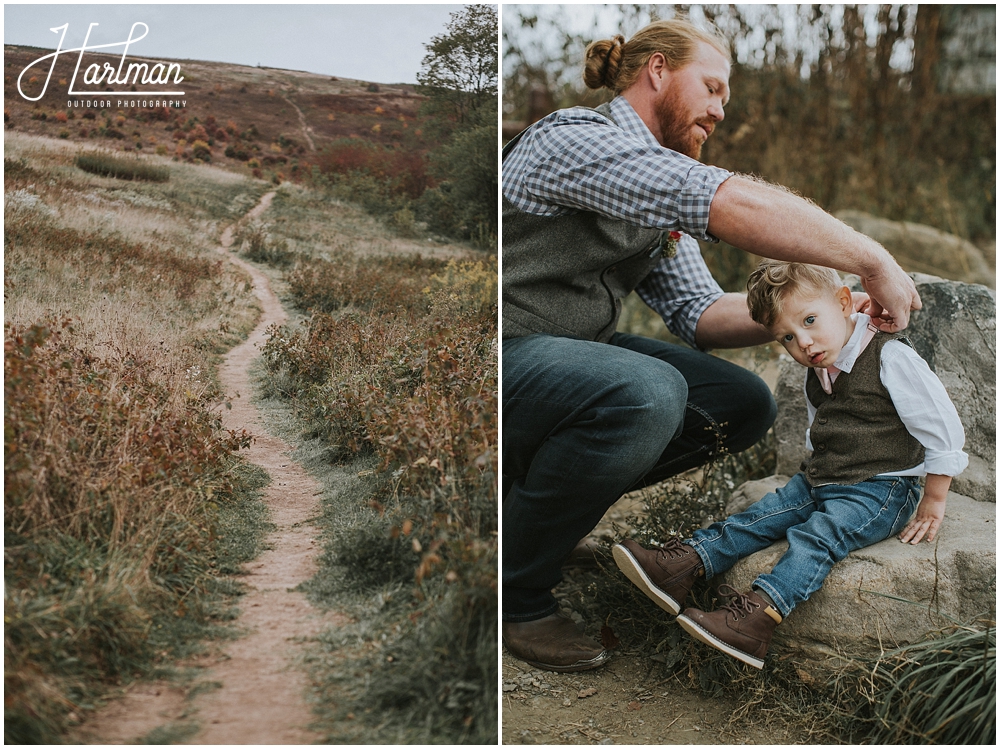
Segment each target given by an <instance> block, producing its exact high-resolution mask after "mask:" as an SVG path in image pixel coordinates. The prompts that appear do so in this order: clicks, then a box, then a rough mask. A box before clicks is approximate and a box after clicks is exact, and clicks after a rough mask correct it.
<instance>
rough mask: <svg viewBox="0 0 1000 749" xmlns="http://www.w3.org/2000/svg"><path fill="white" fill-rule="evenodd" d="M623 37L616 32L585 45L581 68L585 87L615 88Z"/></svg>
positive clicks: (623, 43) (620, 60)
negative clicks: (585, 49)
mask: <svg viewBox="0 0 1000 749" xmlns="http://www.w3.org/2000/svg"><path fill="white" fill-rule="evenodd" d="M624 46H625V37H624V36H622V35H621V34H616V35H615V36H614V37H612V38H611V39H602V40H600V41H597V42H592V43H591V44H590V46H588V47H587V53H586V56H585V58H584V59H585V63H584V68H583V82H584V83H585V84H587V88H609V89H611V90H612V91H614V90H615V82H616V81H617V80H618V71H619V69H620V68H621V62H622V47H624Z"/></svg>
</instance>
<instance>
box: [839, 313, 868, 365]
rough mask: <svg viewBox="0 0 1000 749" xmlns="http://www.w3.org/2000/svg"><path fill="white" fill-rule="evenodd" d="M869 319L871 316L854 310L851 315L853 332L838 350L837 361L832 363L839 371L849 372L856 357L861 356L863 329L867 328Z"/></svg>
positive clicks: (863, 337) (863, 338)
mask: <svg viewBox="0 0 1000 749" xmlns="http://www.w3.org/2000/svg"><path fill="white" fill-rule="evenodd" d="M870 321H871V318H870V317H869V316H868V315H866V314H865V313H864V312H855V313H854V314H852V315H851V322H853V323H854V332H853V333H851V337H850V338H849V339H848V340H847V343H846V344H845V345H844V348H842V349H841V350H840V356H838V357H837V361H835V362H834V363H833V366H835V367H836V368H837V369H839V370H840V371H841V372H850V371H851V369H852V368H853V367H854V363H855V362H856V361H857V360H858V357H859V356H861V352H862V351H864V350H865V348H864V345H863V344H864V340H865V331H867V330H868V323H869V322H870Z"/></svg>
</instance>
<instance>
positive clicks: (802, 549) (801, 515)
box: [684, 473, 920, 616]
mask: <svg viewBox="0 0 1000 749" xmlns="http://www.w3.org/2000/svg"><path fill="white" fill-rule="evenodd" d="M919 499H920V485H919V484H918V483H917V479H916V478H914V477H910V476H893V477H885V478H873V479H869V480H867V481H862V482H860V483H857V484H851V485H850V486H844V485H839V484H830V485H827V486H818V487H810V486H809V483H808V482H807V481H806V480H805V476H803V474H801V473H798V474H796V475H795V476H793V477H792V479H791V481H789V482H788V483H787V484H786V485H785V486H784V487H782V488H781V489H778V490H777V491H776V492H770V493H769V494H766V495H764V497H762V498H761V499H760V501H758V502H754V503H753V504H752V505H750V506H749V507H748V508H747V509H746V510H744V511H743V512H740V513H737V514H736V515H732V516H730V517H728V518H726V519H725V520H723V521H720V522H718V523H713V524H712V525H710V526H709V527H708V528H705V529H702V530H697V531H695V532H694V534H692V536H691V538H690V539H688V540H687V541H685V542H684V543H686V544H688V545H689V546H692V547H694V550H695V551H697V552H698V555H699V556H700V557H701V561H702V563H703V564H704V565H705V577H706V579H707V578H710V577H713V576H714V575H718V574H720V573H722V572H725V571H726V570H728V569H729V568H730V567H732V566H733V565H734V564H735V563H736V561H737V560H739V559H742V558H743V557H746V556H749V555H750V554H753V553H754V552H755V551H760V550H761V549H766V548H767V547H769V546H770V545H771V544H773V543H774V542H775V541H778V540H781V539H783V538H787V539H788V551H786V552H785V553H784V555H783V556H782V557H781V559H780V560H779V561H778V563H777V564H776V565H775V566H774V569H773V570H771V572H770V574H766V575H760V576H759V577H758V578H757V579H756V580H755V581H754V582H753V587H755V588H760V589H761V590H763V591H764V592H765V593H767V594H768V595H769V596H770V597H771V600H773V601H774V604H775V606H776V607H777V609H778V611H779V612H780V613H781V615H782V616H788V615H789V614H790V613H791V612H792V610H793V609H794V608H795V607H796V606H797V605H798V604H800V603H802V602H803V601H805V600H807V599H808V598H809V596H811V595H812V594H813V593H815V592H816V591H817V590H819V589H820V587H821V586H822V585H823V581H824V580H825V579H826V576H827V575H828V574H829V573H830V569H831V568H832V567H833V565H834V564H836V563H837V562H839V561H840V560H841V559H843V558H844V557H846V556H847V555H848V553H849V552H852V551H856V550H858V549H863V548H864V547H866V546H871V545H872V544H874V543H878V542H879V541H883V540H885V539H886V538H889V536H893V535H895V534H897V533H899V532H900V531H901V530H902V529H903V527H904V526H905V525H906V523H907V521H908V520H909V519H910V516H911V515H912V514H913V512H914V510H915V509H916V507H917V502H918V501H919Z"/></svg>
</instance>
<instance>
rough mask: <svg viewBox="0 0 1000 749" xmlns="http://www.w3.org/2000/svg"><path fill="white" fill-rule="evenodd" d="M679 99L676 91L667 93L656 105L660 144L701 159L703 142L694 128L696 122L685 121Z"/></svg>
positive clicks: (685, 117) (685, 116)
mask: <svg viewBox="0 0 1000 749" xmlns="http://www.w3.org/2000/svg"><path fill="white" fill-rule="evenodd" d="M679 99H680V97H679V96H678V95H677V93H676V91H674V92H670V91H668V92H667V93H665V94H664V95H663V96H662V97H661V98H660V100H659V102H657V104H656V118H657V120H658V121H659V124H660V138H661V142H662V144H663V145H664V146H665V147H667V148H669V149H671V150H672V151H677V152H678V153H682V154H684V155H685V156H690V157H691V158H692V159H701V147H702V143H703V141H702V140H701V138H700V137H699V136H698V133H697V131H696V130H695V128H694V126H695V125H697V124H698V120H691V119H687V115H686V113H685V112H684V108H683V107H682V106H681V103H680V101H679ZM712 126H714V123H712ZM710 129H711V128H710Z"/></svg>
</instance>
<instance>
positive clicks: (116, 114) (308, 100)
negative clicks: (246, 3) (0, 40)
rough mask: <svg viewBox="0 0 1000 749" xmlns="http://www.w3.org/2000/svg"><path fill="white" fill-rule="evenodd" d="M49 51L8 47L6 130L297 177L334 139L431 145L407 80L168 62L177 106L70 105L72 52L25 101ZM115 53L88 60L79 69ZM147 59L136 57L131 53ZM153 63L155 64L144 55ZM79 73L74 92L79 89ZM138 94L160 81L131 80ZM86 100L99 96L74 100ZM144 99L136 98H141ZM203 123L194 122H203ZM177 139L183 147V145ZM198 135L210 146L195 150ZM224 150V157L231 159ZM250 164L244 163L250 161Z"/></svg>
mask: <svg viewBox="0 0 1000 749" xmlns="http://www.w3.org/2000/svg"><path fill="white" fill-rule="evenodd" d="M51 51H52V50H42V49H38V48H36V47H20V46H14V45H5V46H4V123H5V129H7V130H17V131H19V132H24V133H30V134H38V135H46V136H49V137H53V138H63V139H66V140H69V141H73V142H81V143H88V144H91V145H94V144H100V145H101V146H104V147H107V148H109V149H113V150H121V151H141V152H159V153H160V154H161V155H168V154H169V155H174V156H176V157H177V158H178V159H179V160H188V161H191V160H195V159H198V158H201V159H202V160H204V161H211V162H212V163H214V164H217V165H221V166H225V167H228V168H234V169H245V170H247V171H250V170H252V169H253V168H254V166H255V165H253V164H252V163H250V160H251V159H256V160H257V162H259V168H260V169H261V170H262V172H261V175H258V176H266V177H268V178H270V177H272V176H273V175H274V174H277V173H279V172H280V173H281V174H282V177H283V178H287V177H292V178H294V177H296V176H297V175H298V174H299V173H300V172H301V171H302V170H304V169H306V165H307V164H312V163H315V158H314V157H315V156H316V154H317V153H318V152H320V151H322V149H323V147H324V146H325V145H328V144H330V143H331V142H333V141H335V140H337V139H340V138H359V139H362V140H366V141H370V142H372V143H376V144H379V145H381V146H386V147H399V148H403V149H406V150H407V151H410V152H413V151H416V152H424V151H426V150H427V149H428V148H430V147H431V146H433V145H435V144H434V143H432V142H428V141H426V140H425V138H424V133H423V131H422V124H423V123H422V121H421V118H420V115H419V109H420V105H421V103H422V101H423V97H421V96H420V95H418V94H416V93H415V91H414V88H415V87H414V86H411V85H407V84H396V85H385V84H372V83H369V82H367V81H358V80H352V79H347V78H337V77H331V76H324V75H317V74H314V73H306V72H301V71H294V70H279V69H276V68H255V67H248V66H243V65H231V64H227V63H217V62H202V61H197V60H172V61H167V62H177V63H178V64H179V65H180V67H181V72H182V75H183V76H184V80H183V82H182V84H181V85H182V87H183V90H184V96H183V97H172V98H176V99H179V100H181V101H182V102H183V103H184V105H183V106H182V107H180V108H173V109H169V110H167V109H163V108H159V109H156V108H149V107H146V108H143V107H141V106H139V107H134V108H133V107H125V106H122V107H118V106H117V103H118V100H119V99H121V98H122V97H119V96H115V97H113V104H114V106H111V107H104V108H96V107H89V108H88V107H86V106H81V107H67V103H68V102H69V101H70V98H69V97H68V96H67V91H68V88H69V81H70V79H71V78H72V76H73V70H74V68H75V67H76V57H75V56H73V55H66V54H63V55H60V56H59V58H58V60H57V62H56V65H55V69H54V71H53V73H52V78H51V81H50V83H49V85H48V88H47V89H46V90H45V95H44V96H43V97H42V98H41V99H40V100H39V101H37V102H29V101H27V100H25V99H24V98H23V97H22V96H21V95H20V94H19V93H18V89H17V79H18V76H19V75H20V74H21V71H23V70H24V69H25V68H26V67H27V66H28V65H29V64H30V63H31V62H33V61H34V60H37V59H38V58H39V57H42V56H43V55H45V54H48V53H49V52H51ZM119 59H120V57H114V56H111V55H100V54H87V55H85V56H84V60H83V63H82V65H81V66H80V70H81V71H83V70H86V67H87V66H88V65H90V64H91V63H99V64H103V63H104V62H105V61H109V62H110V61H117V60H119ZM129 60H130V61H134V62H143V59H142V58H129ZM147 62H150V64H152V62H153V61H148V60H147ZM48 65H49V61H45V62H44V63H42V65H39V66H35V67H34V68H33V69H32V70H31V71H29V72H28V73H25V75H24V78H23V79H22V86H23V89H24V92H25V93H26V94H27V95H28V96H37V95H38V94H39V93H40V92H41V91H42V87H43V86H44V84H45V78H46V75H47V74H48ZM82 77H83V73H81V74H80V76H79V77H78V79H77V84H76V86H77V88H83V87H84V86H83V84H82ZM132 88H133V89H135V90H136V94H137V98H139V97H140V96H141V94H142V93H143V92H144V90H145V91H146V92H155V89H157V88H159V89H160V90H163V87H162V86H159V87H156V86H152V85H146V86H143V85H142V84H138V85H137V86H133V87H132ZM73 98H74V99H75V100H77V101H79V102H81V103H84V104H85V103H86V101H87V100H88V99H89V100H91V101H94V100H96V99H97V98H98V97H96V96H77V97H73ZM140 101H141V99H140ZM199 126H200V128H199ZM182 140H183V143H181V141H182ZM195 141H202V142H204V143H205V144H207V147H208V148H207V153H206V151H205V150H204V149H200V150H199V149H195V148H194V147H193V145H194V143H195ZM227 150H228V153H229V155H228V156H227ZM248 164H250V165H249V166H248Z"/></svg>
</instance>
